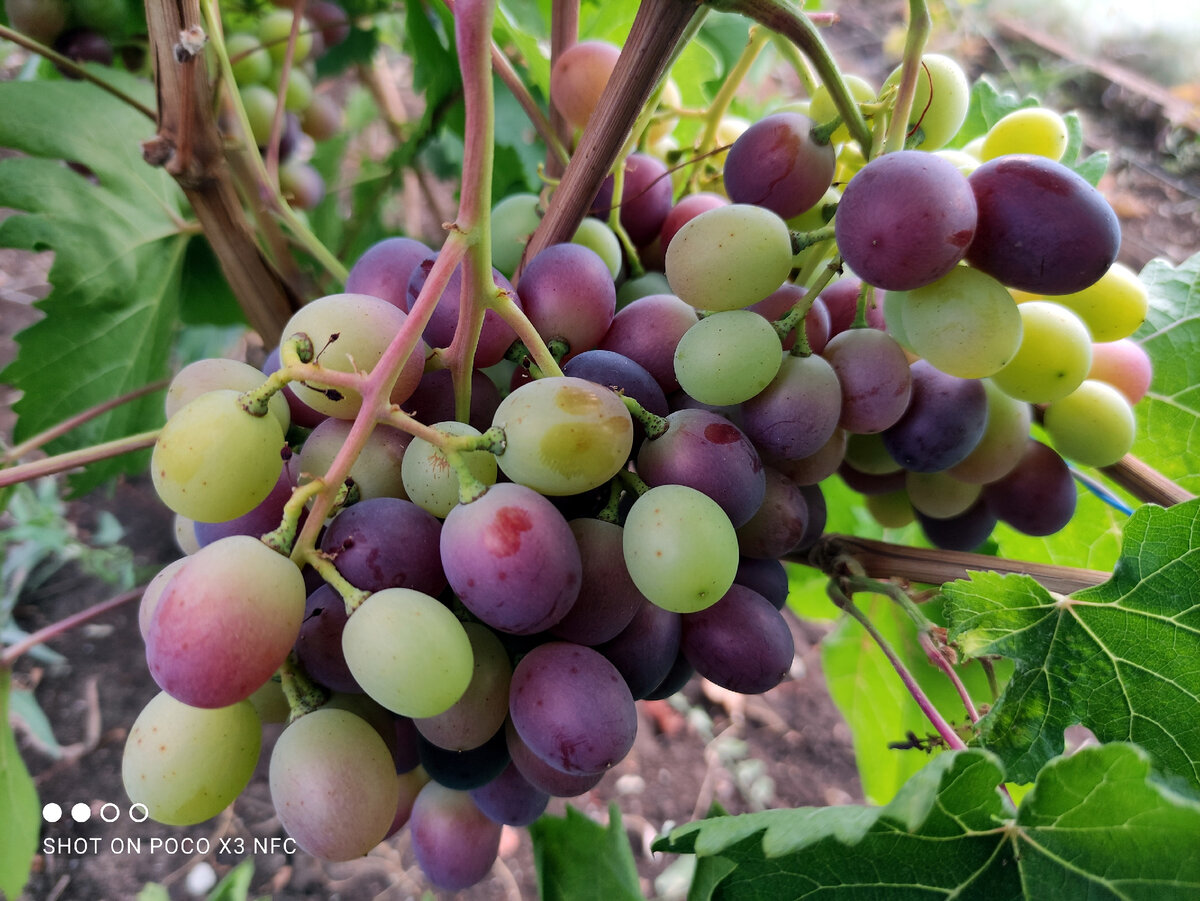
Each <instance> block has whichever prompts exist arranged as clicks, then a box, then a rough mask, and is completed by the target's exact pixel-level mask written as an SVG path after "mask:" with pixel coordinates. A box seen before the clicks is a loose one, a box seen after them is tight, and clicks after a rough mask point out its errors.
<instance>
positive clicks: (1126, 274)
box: [1054, 263, 1150, 342]
mask: <svg viewBox="0 0 1200 901" xmlns="http://www.w3.org/2000/svg"><path fill="white" fill-rule="evenodd" d="M1054 302H1055V303H1060V304H1062V305H1063V306H1064V307H1068V308H1069V309H1071V310H1074V311H1075V312H1076V313H1077V314H1078V315H1079V318H1080V319H1082V320H1083V322H1084V324H1085V325H1086V326H1087V327H1088V331H1090V332H1091V333H1092V340H1093V341H1097V342H1106V341H1119V340H1120V339H1121V338H1128V337H1129V336H1130V335H1132V334H1133V333H1134V332H1136V331H1137V330H1138V326H1140V325H1141V324H1142V323H1143V322H1144V321H1145V320H1146V311H1147V310H1148V309H1149V307H1150V295H1149V294H1148V293H1147V291H1146V286H1145V285H1143V284H1142V282H1141V280H1140V279H1138V277H1137V273H1135V272H1134V271H1133V270H1132V269H1130V268H1129V267H1128V266H1126V265H1124V264H1123V263H1113V265H1112V266H1111V267H1110V268H1109V270H1108V271H1107V272H1106V273H1104V275H1102V276H1100V280H1099V281H1098V282H1096V283H1094V284H1093V285H1091V286H1090V287H1087V288H1084V289H1083V290H1082V291H1077V292H1076V293H1074V294H1061V295H1056V296H1055V298H1054Z"/></svg>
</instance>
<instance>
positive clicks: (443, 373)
mask: <svg viewBox="0 0 1200 901" xmlns="http://www.w3.org/2000/svg"><path fill="white" fill-rule="evenodd" d="M498 406H500V389H499V388H497V387H496V383H495V382H493V381H492V380H491V379H490V378H488V376H487V375H486V374H485V373H482V372H480V371H479V370H478V369H474V370H472V371H471V412H470V414H469V415H468V418H467V422H468V423H469V424H470V425H473V426H474V427H475V428H477V429H479V431H480V432H486V431H487V430H488V429H489V428H490V427H491V425H492V417H493V416H495V415H496V407H498ZM404 411H405V412H406V413H409V414H411V415H412V416H413V417H415V418H416V419H419V420H420V421H421V422H423V423H425V424H426V425H435V424H437V423H439V422H449V421H450V420H452V419H457V418H458V417H457V416H455V410H454V382H453V378H452V376H451V374H450V370H449V369H434V370H431V371H430V372H426V373H425V374H424V375H422V376H421V381H420V382H418V383H417V390H416V391H414V392H413V393H412V394H411V395H410V396H409V398H408V400H406V401H405V402H404Z"/></svg>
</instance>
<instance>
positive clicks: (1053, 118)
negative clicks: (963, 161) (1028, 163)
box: [980, 106, 1068, 162]
mask: <svg viewBox="0 0 1200 901" xmlns="http://www.w3.org/2000/svg"><path fill="white" fill-rule="evenodd" d="M1067 142H1068V136H1067V123H1066V122H1064V121H1063V117H1062V116H1060V115H1059V114H1058V113H1056V112H1055V111H1054V110H1052V109H1046V108H1045V107H1043V106H1031V107H1026V108H1024V109H1018V110H1013V111H1012V112H1011V113H1009V114H1008V115H1007V116H1005V117H1004V118H1002V119H1001V120H1000V121H999V122H997V123H996V124H995V125H993V126H992V127H991V128H990V129H989V130H988V133H987V134H986V135H984V137H983V147H982V148H981V150H980V153H981V157H982V159H983V160H984V161H985V162H986V161H987V160H994V159H995V158H996V157H998V156H1006V155H1008V154H1010V153H1032V154H1035V155H1037V156H1044V157H1047V158H1048V159H1052V160H1056V161H1057V160H1060V159H1062V155H1063V154H1064V153H1065V152H1066V150H1067Z"/></svg>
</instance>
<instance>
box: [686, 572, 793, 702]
mask: <svg viewBox="0 0 1200 901" xmlns="http://www.w3.org/2000/svg"><path fill="white" fill-rule="evenodd" d="M682 647H683V652H684V654H686V655H687V659H688V661H689V662H690V663H691V664H692V666H694V667H695V668H696V672H698V673H699V674H700V675H701V676H703V677H704V678H705V679H708V680H709V681H710V682H715V683H716V684H717V685H720V686H721V687H722V688H728V689H729V690H730V691H736V692H739V693H741V694H761V693H762V692H764V691H768V690H770V689H772V688H774V687H775V686H776V685H778V684H779V683H780V682H782V681H783V678H784V676H786V675H787V674H788V670H790V669H791V667H792V658H793V657H794V656H795V653H796V649H795V644H794V642H793V639H792V630H791V629H789V628H788V624H787V622H786V621H785V620H784V618H783V615H782V614H781V613H780V612H779V611H778V610H776V609H775V607H773V606H772V605H771V602H770V601H768V600H767V599H766V598H764V597H763V596H762V595H761V594H759V593H758V592H756V591H752V590H751V589H749V588H746V587H745V586H743V585H737V584H734V585H733V586H732V587H731V588H730V589H729V591H727V592H726V593H725V595H724V597H722V598H721V600H719V601H717V602H716V603H715V604H713V605H712V606H711V607H709V608H707V609H705V610H701V611H700V612H699V613H687V614H684V616H683V638H682Z"/></svg>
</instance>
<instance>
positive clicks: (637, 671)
mask: <svg viewBox="0 0 1200 901" xmlns="http://www.w3.org/2000/svg"><path fill="white" fill-rule="evenodd" d="M679 630H680V620H679V614H678V613H674V612H672V611H670V610H664V609H663V608H662V607H659V606H658V605H657V604H650V603H646V604H643V605H642V607H641V608H640V609H639V610H638V612H637V615H636V616H634V618H633V620H632V622H630V623H629V625H628V627H626V629H625V630H624V631H623V632H621V634H620V635H618V636H617V637H616V638H614V639H613V640H612V641H610V642H608V643H606V644H603V645H600V646H599V647H598V648H596V650H597V651H599V652H600V653H601V654H603V655H604V656H605V657H607V658H608V660H609V661H610V662H611V663H612V665H613V666H615V667H616V668H617V671H618V672H619V673H620V674H621V677H622V678H623V679H624V680H625V684H626V685H628V686H629V693H630V694H631V695H633V697H634V699H635V700H640V699H642V698H644V697H645V696H646V695H647V694H649V693H650V692H651V691H653V690H654V689H655V688H656V687H657V686H658V685H660V684H661V683H662V681H663V679H665V678H666V677H667V673H669V672H670V671H671V667H672V666H674V664H675V658H676V657H678V656H679V636H680V631H679Z"/></svg>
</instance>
